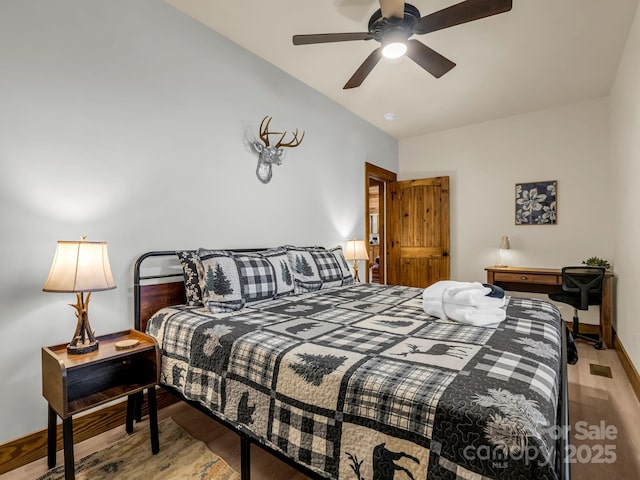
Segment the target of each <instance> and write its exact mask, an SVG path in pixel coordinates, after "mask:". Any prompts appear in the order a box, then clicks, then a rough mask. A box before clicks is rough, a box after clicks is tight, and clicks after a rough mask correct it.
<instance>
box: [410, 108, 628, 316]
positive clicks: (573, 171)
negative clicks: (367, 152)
mask: <svg viewBox="0 0 640 480" xmlns="http://www.w3.org/2000/svg"><path fill="white" fill-rule="evenodd" d="M608 108H609V102H608V99H607V98H601V99H596V100H592V101H588V102H584V103H579V104H573V105H568V106H564V107H560V108H555V109H550V110H544V111H539V112H532V113H527V114H524V115H517V116H513V117H508V118H503V119H500V120H496V121H491V122H485V123H479V124H474V125H469V126H465V127H461V128H456V129H451V130H446V131H441V132H436V133H432V134H428V135H423V136H418V137H412V138H408V139H403V140H401V141H400V173H399V175H398V177H399V179H402V180H406V179H411V178H421V177H432V176H438V175H449V176H450V180H451V186H450V200H451V202H450V203H451V208H450V210H451V213H450V215H451V278H452V279H455V280H461V281H485V280H486V272H485V271H484V268H485V267H486V266H488V265H494V264H495V263H496V261H497V248H498V245H499V242H500V236H501V235H508V236H509V239H510V241H511V250H509V251H508V252H506V255H507V258H506V260H507V262H506V263H507V264H508V265H517V266H531V267H555V268H558V267H561V266H563V265H571V264H580V263H581V262H582V260H584V259H586V258H588V257H591V256H598V257H602V258H606V259H608V260H609V261H612V255H613V238H612V229H613V226H614V222H613V214H612V212H613V206H614V203H613V188H612V172H611V166H610V164H609V155H610V154H609V115H608ZM541 180H557V181H558V200H557V202H558V223H557V225H520V226H516V225H515V219H514V217H515V207H514V196H515V184H516V183H522V182H534V181H541ZM616 268H617V267H616ZM563 315H566V316H567V317H568V318H571V316H572V310H567V309H564V310H563ZM597 315H598V312H597V311H593V312H590V314H589V315H588V316H585V320H586V323H597ZM582 318H583V316H582V315H581V319H582ZM594 319H595V320H594Z"/></svg>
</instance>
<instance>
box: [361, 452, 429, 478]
mask: <svg viewBox="0 0 640 480" xmlns="http://www.w3.org/2000/svg"><path fill="white" fill-rule="evenodd" d="M401 458H408V459H409V460H413V461H414V462H416V463H418V464H419V463H420V460H418V459H417V458H416V457H414V456H412V455H409V454H408V453H405V452H392V451H391V450H387V449H386V448H385V444H384V443H381V444H380V445H378V446H376V447H375V448H374V449H373V480H394V477H395V474H396V471H400V472H404V473H406V474H407V476H408V477H409V478H410V479H411V480H415V478H414V477H413V474H412V473H411V472H410V471H409V470H407V469H406V468H405V467H403V466H402V465H398V464H397V463H395V462H397V461H398V460H400V459H401Z"/></svg>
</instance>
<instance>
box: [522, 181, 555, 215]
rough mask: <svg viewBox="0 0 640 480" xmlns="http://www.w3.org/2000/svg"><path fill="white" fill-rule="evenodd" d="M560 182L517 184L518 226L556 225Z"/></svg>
mask: <svg viewBox="0 0 640 480" xmlns="http://www.w3.org/2000/svg"><path fill="white" fill-rule="evenodd" d="M557 195H558V181H557V180H551V181H547V182H531V183H516V225H555V224H556V223H557V219H558V210H557V202H556V198H557Z"/></svg>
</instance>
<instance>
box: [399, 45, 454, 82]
mask: <svg viewBox="0 0 640 480" xmlns="http://www.w3.org/2000/svg"><path fill="white" fill-rule="evenodd" d="M407 44H408V45H407V57H409V58H410V59H411V60H413V61H414V62H416V63H417V64H418V65H420V66H421V67H422V68H424V69H425V70H426V71H427V72H429V73H430V74H431V75H433V76H434V77H436V78H440V77H441V76H442V75H444V74H445V73H447V72H448V71H449V70H451V69H452V68H453V67H455V66H456V64H455V63H453V62H452V61H451V60H449V59H448V58H446V57H443V56H442V55H440V54H439V53H438V52H436V51H435V50H432V49H431V48H429V47H427V46H426V45H425V44H424V43H421V42H419V41H418V40H415V39H414V40H409V41H408V42H407Z"/></svg>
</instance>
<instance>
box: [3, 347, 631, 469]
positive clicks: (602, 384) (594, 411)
mask: <svg viewBox="0 0 640 480" xmlns="http://www.w3.org/2000/svg"><path fill="white" fill-rule="evenodd" d="M578 351H579V355H580V361H579V362H578V363H577V364H576V365H569V398H570V423H571V435H572V440H573V441H572V443H573V445H575V446H576V448H575V451H573V452H572V453H573V458H574V459H575V463H573V464H572V467H571V471H572V478H573V479H574V480H591V479H594V480H595V479H600V478H611V479H613V478H615V479H629V480H632V479H636V478H640V428H638V415H639V414H640V403H639V402H638V399H637V398H636V396H635V394H634V392H633V390H632V388H631V384H630V382H629V380H628V378H627V376H626V374H625V372H624V370H623V369H622V365H621V364H620V361H619V360H618V357H617V355H616V352H615V351H614V350H613V349H610V350H595V349H594V348H593V347H592V346H591V345H588V344H586V343H578ZM592 363H593V364H596V365H603V366H608V367H610V368H611V373H612V378H606V377H602V376H597V375H592V374H591V373H590V364H592ZM158 417H159V418H160V419H162V418H166V417H173V418H174V420H175V421H176V422H178V423H179V424H180V425H182V426H183V427H184V428H185V430H187V431H188V432H190V433H191V434H192V435H193V436H194V437H196V438H199V439H201V440H203V441H204V442H206V443H207V444H208V445H209V448H211V450H212V451H214V452H215V453H216V454H218V455H219V456H220V457H222V458H224V459H225V460H226V461H227V463H229V464H230V465H231V466H232V467H233V468H235V469H236V470H237V471H240V455H239V452H240V443H239V440H238V436H237V435H236V434H235V433H233V432H232V431H230V430H228V429H227V428H225V427H223V426H222V425H220V424H219V423H217V422H215V421H213V420H211V419H209V418H208V417H207V416H205V415H204V414H202V413H200V412H198V411H197V410H195V409H193V408H191V407H190V406H188V405H186V404H184V403H177V404H174V405H171V406H169V407H166V408H163V409H162V410H160V411H159V412H158ZM602 422H604V423H602ZM589 427H590V428H589ZM601 427H604V428H601ZM607 427H608V431H607ZM135 428H136V430H138V429H145V431H146V429H147V428H148V426H147V423H146V422H142V423H140V424H137V425H136V426H135ZM613 429H615V434H614V430H613ZM600 433H603V434H604V433H608V436H609V437H610V438H604V439H597V438H595V439H594V438H591V439H583V438H581V437H585V436H591V437H594V436H598V435H599V434H600ZM125 435H126V433H125V432H124V426H123V427H119V428H115V429H113V430H110V431H108V432H106V433H103V434H102V435H98V436H97V437H94V438H91V439H89V440H85V441H84V442H81V443H78V444H76V446H75V454H76V458H80V457H82V456H84V455H86V454H88V453H90V452H93V451H95V450H96V449H99V448H102V447H104V446H105V445H108V444H109V443H112V442H114V441H116V440H118V439H119V438H121V437H123V436H125ZM576 435H577V436H578V438H579V439H578V440H576ZM613 437H615V438H613ZM607 445H609V447H607ZM161 452H162V451H161ZM251 455H252V476H251V478H252V479H253V480H281V479H283V478H286V479H287V480H305V479H306V478H307V477H306V476H305V475H302V474H301V473H299V472H297V471H296V470H294V469H293V468H291V467H289V466H288V465H286V464H285V463H283V462H281V461H280V460H278V459H276V458H274V457H273V456H271V455H269V454H267V453H266V452H264V451H262V450H261V449H259V448H257V447H252V449H251ZM614 456H615V461H613V462H612V463H598V462H597V460H605V459H607V458H611V459H613V457H614ZM57 458H58V463H59V464H60V463H61V462H62V452H61V451H60V452H58V457H57ZM589 460H591V461H589ZM46 471H47V461H46V458H42V459H40V460H37V461H35V462H33V463H30V464H29V465H25V466H24V467H21V468H19V469H16V470H13V471H11V472H8V473H6V474H4V475H0V480H17V479H21V480H22V479H33V478H36V477H38V476H40V475H42V474H44V473H45V472H46Z"/></svg>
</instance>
